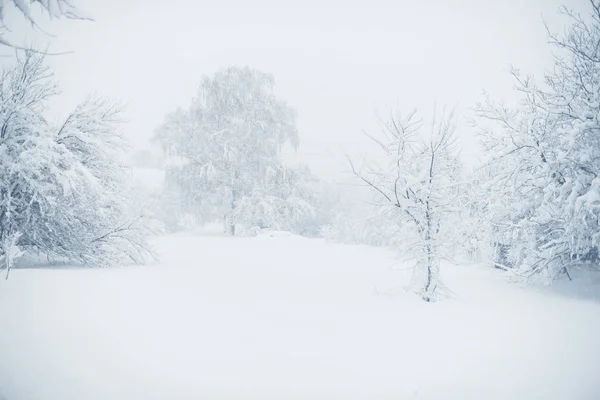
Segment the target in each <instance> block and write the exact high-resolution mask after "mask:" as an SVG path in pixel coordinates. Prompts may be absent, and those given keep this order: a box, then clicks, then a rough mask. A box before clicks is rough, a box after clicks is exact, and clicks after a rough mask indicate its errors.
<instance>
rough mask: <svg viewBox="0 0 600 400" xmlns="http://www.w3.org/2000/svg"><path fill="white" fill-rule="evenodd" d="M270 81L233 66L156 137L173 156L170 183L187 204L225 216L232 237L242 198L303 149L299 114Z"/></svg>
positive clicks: (207, 83)
mask: <svg viewBox="0 0 600 400" xmlns="http://www.w3.org/2000/svg"><path fill="white" fill-rule="evenodd" d="M273 85H274V79H273V77H272V76H271V75H269V74H266V73H263V72H260V71H256V70H253V69H251V68H248V67H244V68H237V67H229V68H225V69H222V70H220V71H218V72H217V73H216V74H215V75H214V76H212V77H204V79H203V80H202V83H201V85H200V88H199V90H198V93H197V95H196V97H195V98H194V99H193V101H192V103H191V105H190V107H189V108H188V109H187V110H182V109H178V110H177V111H175V112H174V113H172V114H170V115H168V116H167V117H166V119H165V121H164V122H163V124H162V125H161V126H160V127H159V128H158V130H157V133H156V139H157V141H158V142H159V143H160V144H161V146H162V147H163V149H164V150H165V151H166V152H167V154H169V155H170V156H171V161H172V162H171V163H170V166H169V169H168V171H167V179H168V180H169V181H171V183H174V184H176V185H177V187H178V188H179V189H180V190H182V191H183V192H184V193H183V194H184V198H185V199H187V202H188V204H191V205H192V206H193V207H195V208H197V209H199V208H203V209H207V208H210V209H211V214H212V213H218V215H222V216H223V219H224V223H225V226H226V229H227V231H228V233H229V234H231V235H235V227H236V223H237V222H238V219H239V217H240V215H241V213H242V212H243V210H241V209H240V207H239V206H240V205H241V204H244V200H245V199H246V198H247V197H249V196H251V195H253V193H256V192H257V190H258V191H260V189H261V188H264V187H267V186H268V182H267V180H268V177H269V176H272V175H273V173H274V172H276V171H277V170H279V169H280V168H281V160H280V154H281V150H282V147H283V146H284V145H285V144H286V143H289V144H291V145H292V146H293V147H294V148H296V147H297V146H298V132H297V129H296V117H295V113H294V111H293V110H292V109H291V108H290V107H289V106H288V105H287V104H286V102H285V101H283V100H282V99H280V98H278V97H276V96H275V94H274V93H273Z"/></svg>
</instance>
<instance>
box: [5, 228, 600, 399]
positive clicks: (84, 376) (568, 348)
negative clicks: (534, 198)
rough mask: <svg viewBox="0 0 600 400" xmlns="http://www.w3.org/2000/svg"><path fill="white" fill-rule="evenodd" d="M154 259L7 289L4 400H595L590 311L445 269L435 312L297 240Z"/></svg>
mask: <svg viewBox="0 0 600 400" xmlns="http://www.w3.org/2000/svg"><path fill="white" fill-rule="evenodd" d="M156 247H157V250H158V251H159V253H160V254H161V255H162V257H161V261H160V263H157V264H155V265H149V266H144V267H127V268H111V269H73V268H56V269H48V268H28V269H16V270H13V271H12V272H11V276H10V278H9V279H8V280H7V281H4V280H2V282H0V329H1V330H0V390H1V393H0V399H6V400H71V399H72V400H95V399H98V400H100V399H102V400H107V399H111V400H136V399H172V400H178V399H527V400H531V399H569V400H575V399H600V373H599V372H598V365H599V362H600V340H599V337H600V336H599V334H600V303H599V302H598V300H594V299H593V298H591V297H592V296H588V298H579V299H577V298H573V297H569V296H565V295H558V294H556V290H554V291H549V290H542V289H526V290H525V289H521V288H519V287H518V286H515V285H511V284H509V283H507V282H505V278H504V276H503V275H502V274H501V273H500V272H499V271H495V270H492V269H487V268H482V267H477V266H456V265H452V264H445V265H443V268H442V278H443V279H444V280H445V281H446V283H447V284H448V286H449V287H450V288H451V289H452V290H453V291H454V293H455V298H454V299H451V300H447V301H444V302H440V303H432V304H427V303H424V302H422V301H421V300H420V299H419V298H417V297H416V296H415V295H412V294H410V293H407V292H405V291H404V290H403V286H404V285H406V284H407V283H408V277H409V275H408V271H406V270H404V271H403V270H402V269H403V268H404V269H406V265H404V266H403V265H402V264H401V263H399V262H398V261H397V260H396V259H395V254H393V253H392V252H389V251H386V250H383V249H377V248H370V247H361V246H347V245H337V244H327V243H325V242H324V241H322V240H317V239H305V238H300V237H296V236H286V235H262V236H259V237H255V238H226V237H220V236H218V235H211V234H208V233H205V234H196V235H192V234H187V235H172V236H165V237H161V238H158V239H157V240H156ZM590 288H591V289H590V290H592V291H594V290H597V289H598V286H596V287H592V286H590ZM591 294H593V292H591Z"/></svg>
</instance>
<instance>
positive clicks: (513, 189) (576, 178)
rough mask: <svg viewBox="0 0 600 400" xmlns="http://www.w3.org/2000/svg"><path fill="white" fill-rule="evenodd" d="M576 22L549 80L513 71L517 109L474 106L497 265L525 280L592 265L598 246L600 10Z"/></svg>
mask: <svg viewBox="0 0 600 400" xmlns="http://www.w3.org/2000/svg"><path fill="white" fill-rule="evenodd" d="M592 5H593V6H594V7H593V15H592V18H591V19H589V20H586V19H584V18H583V17H581V16H579V15H575V14H573V13H570V12H568V11H567V13H568V14H569V15H570V17H571V18H572V20H573V24H572V26H571V28H570V29H569V30H568V31H567V32H566V34H565V35H564V36H563V37H555V36H551V40H552V42H553V43H554V44H555V45H556V46H558V48H559V49H560V50H561V51H562V53H560V54H559V56H557V57H556V59H555V65H554V69H553V70H552V72H549V73H547V74H546V76H545V80H544V83H543V84H538V83H536V82H534V80H533V79H532V78H528V77H523V76H522V75H521V74H520V73H519V72H518V71H516V70H514V71H513V76H514V79H515V81H516V85H517V89H518V91H519V93H520V96H521V101H520V104H519V105H518V106H517V107H512V108H511V107H507V106H506V105H504V104H498V103H496V102H494V101H492V100H491V99H490V98H489V97H486V99H485V101H484V102H483V104H481V105H480V106H479V108H478V111H479V115H480V116H481V117H483V118H484V120H486V121H489V124H487V125H483V124H482V128H483V143H484V145H485V147H486V150H487V151H488V153H489V154H490V155H492V156H493V157H492V159H491V161H490V162H489V163H488V165H487V168H489V169H490V171H491V172H490V176H493V178H492V179H491V180H490V181H489V202H488V205H487V207H488V210H489V212H490V215H491V219H492V223H493V226H494V235H495V238H494V242H496V243H498V244H499V248H500V250H501V253H500V254H499V257H500V259H501V261H503V262H505V263H506V264H508V265H507V266H509V267H514V268H513V271H514V273H515V274H516V275H517V277H518V278H519V279H522V280H524V281H525V282H530V281H539V280H541V281H544V282H551V281H553V280H554V279H556V278H558V277H559V276H561V275H566V276H569V272H568V271H569V268H572V267H588V268H589V267H593V266H594V263H595V260H597V259H596V256H594V254H597V252H598V246H600V224H599V222H598V221H599V218H600V197H599V195H598V187H599V184H598V178H597V177H598V176H599V174H600V161H599V160H600V114H599V112H598V110H599V107H600V48H599V47H598V45H597V44H598V42H600V7H598V6H597V3H596V2H592Z"/></svg>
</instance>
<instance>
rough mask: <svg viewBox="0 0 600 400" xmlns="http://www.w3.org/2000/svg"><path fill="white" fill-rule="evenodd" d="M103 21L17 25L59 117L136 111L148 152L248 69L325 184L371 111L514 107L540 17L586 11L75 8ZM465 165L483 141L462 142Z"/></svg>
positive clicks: (457, 3)
mask: <svg viewBox="0 0 600 400" xmlns="http://www.w3.org/2000/svg"><path fill="white" fill-rule="evenodd" d="M73 2H75V4H77V5H78V6H79V7H80V8H81V9H83V10H85V12H86V13H87V14H90V15H91V16H92V17H93V18H94V19H95V22H85V21H72V20H65V21H63V20H54V21H47V20H46V19H45V18H41V22H42V23H41V26H42V27H43V28H44V30H45V31H47V32H49V33H51V34H53V35H55V36H56V37H50V36H48V35H44V34H39V33H37V34H36V33H34V32H33V31H32V30H31V29H30V28H29V27H27V25H26V24H25V23H24V22H23V21H22V18H20V17H19V16H18V14H16V13H10V14H8V17H9V18H8V25H9V27H10V28H11V30H12V34H11V35H10V36H8V37H10V38H12V39H13V40H14V41H18V42H24V41H25V40H28V41H35V43H36V44H38V45H44V44H48V43H51V47H50V50H51V51H66V50H72V51H74V53H73V54H69V55H63V56H54V57H50V58H49V61H50V64H51V65H52V67H53V68H55V71H56V78H57V79H58V80H59V81H60V85H61V88H62V91H63V94H62V95H61V96H60V98H58V99H57V100H56V101H55V102H54V103H53V104H52V106H53V110H54V112H56V114H57V115H62V114H64V113H66V112H67V110H68V109H70V108H72V107H73V106H74V105H75V104H76V103H77V102H79V101H80V100H82V99H83V98H84V97H85V96H86V95H87V94H89V93H91V92H100V93H102V94H106V95H109V96H111V97H115V98H117V99H120V100H122V101H123V102H124V103H125V104H126V105H127V106H128V111H127V118H128V120H129V122H128V124H127V127H126V132H127V134H128V136H129V137H130V138H131V139H132V140H133V141H134V142H135V143H136V144H137V145H139V146H144V145H146V146H147V144H146V143H147V140H148V139H149V138H150V137H151V136H152V134H153V131H154V129H155V127H156V126H157V125H158V124H159V123H160V122H161V121H162V119H163V117H164V115H165V114H166V113H167V112H169V111H172V110H173V109H174V108H175V107H177V106H185V105H187V104H188V103H189V101H190V100H191V98H192V97H193V95H194V94H195V91H196V88H197V85H198V83H199V82H200V79H201V77H202V75H203V74H211V73H213V72H214V71H215V70H216V69H218V68H219V67H222V66H228V65H249V66H251V67H253V68H257V69H261V70H264V71H266V72H270V73H272V74H274V76H275V80H276V92H277V93H278V94H279V95H281V96H282V97H284V98H285V99H286V100H287V101H288V102H289V104H290V105H292V106H293V107H294V108H296V109H297V111H298V114H299V129H300V135H301V148H300V150H299V153H298V156H297V158H298V159H299V160H302V161H306V162H308V163H309V165H311V167H312V168H313V170H314V171H315V172H317V173H318V174H320V175H321V176H323V177H326V178H333V177H337V176H339V174H340V172H341V171H342V170H344V169H346V165H345V164H344V163H343V157H342V155H343V151H344V150H345V151H349V152H354V151H356V150H357V149H360V148H363V146H364V144H365V139H364V136H363V135H362V133H361V130H362V129H363V128H364V129H367V130H369V131H373V129H375V117H374V115H375V111H376V110H384V109H387V108H394V107H396V105H398V106H401V107H402V108H406V109H408V108H413V107H421V108H423V109H425V110H428V109H430V108H431V106H432V105H433V103H434V101H437V103H438V105H443V104H448V105H450V106H452V105H455V104H459V106H460V107H461V109H463V110H464V109H466V108H467V107H470V106H472V105H473V104H474V103H475V102H476V101H477V100H478V99H480V98H481V97H480V94H481V91H482V90H483V89H487V90H489V91H490V92H491V93H492V94H495V95H498V96H509V95H510V89H511V84H512V83H511V80H510V79H509V77H508V76H507V73H506V70H507V67H508V65H509V64H514V65H516V66H518V67H519V68H521V69H522V70H523V71H530V72H534V73H539V72H541V71H542V69H543V68H544V67H545V66H546V65H548V62H549V60H550V51H551V48H550V47H549V46H548V45H547V44H546V43H547V39H546V34H545V29H544V27H543V24H542V14H543V15H544V18H545V19H546V21H547V22H549V24H550V25H551V26H552V27H555V28H556V29H557V30H562V23H563V19H562V18H561V17H559V16H558V14H557V10H558V7H559V6H560V5H561V4H567V5H569V6H571V7H574V8H576V9H579V10H582V11H584V12H587V8H586V7H587V3H586V1H585V0H579V1H577V0H506V1H497V0H423V1H417V0H411V1H408V0H390V1H383V0H373V1H366V0H365V1H356V0H346V1H331V0H324V1H314V0H304V1H293V2H292V1H289V2H284V1H275V0H272V1H267V0H260V1H252V2H250V1H242V0H237V1H235V0H229V1H202V0H172V1H158V0H73ZM284 3H285V4H286V5H283V4H284ZM462 139H463V143H464V144H466V147H467V148H466V149H465V150H464V152H463V154H465V155H466V156H467V157H469V156H471V157H472V156H473V155H474V154H475V153H476V150H475V147H474V146H473V143H474V139H473V138H472V137H470V133H469V132H468V131H463V132H462Z"/></svg>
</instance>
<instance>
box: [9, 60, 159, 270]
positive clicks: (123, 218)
mask: <svg viewBox="0 0 600 400" xmlns="http://www.w3.org/2000/svg"><path fill="white" fill-rule="evenodd" d="M50 77H51V72H50V70H49V69H48V68H47V67H46V66H45V65H44V59H43V57H42V56H40V55H37V54H34V53H31V52H26V53H25V54H24V55H23V56H22V57H19V58H18V60H17V62H16V64H15V66H14V67H12V68H10V69H7V70H5V71H4V72H3V74H2V77H1V87H0V241H1V242H2V243H4V242H5V241H6V240H7V238H9V237H14V235H16V234H17V233H20V237H19V238H18V240H17V241H16V245H17V246H19V247H21V248H25V249H32V250H36V251H38V252H42V253H46V254H51V255H55V256H58V257H62V258H66V259H69V260H71V261H75V262H81V263H86V264H93V265H98V264H108V263H113V262H122V261H134V262H141V261H143V260H144V259H145V258H146V256H148V255H150V252H149V250H148V247H147V244H146V242H145V239H144V235H145V227H144V225H143V224H142V220H143V218H142V215H141V214H140V213H139V210H134V209H133V208H132V207H131V206H130V199H131V192H130V187H131V185H130V182H129V181H128V179H127V175H126V166H125V165H123V164H122V162H121V160H122V159H123V157H122V150H123V146H124V142H123V141H122V140H121V137H120V136H119V131H118V126H119V114H120V110H119V108H118V107H117V106H115V105H114V104H113V103H110V102H108V101H105V100H101V99H89V100H87V101H85V102H83V103H82V104H80V105H79V106H77V107H76V109H75V110H74V111H73V112H72V113H70V114H69V115H68V117H67V118H66V119H65V120H64V122H63V123H62V124H61V125H60V126H53V124H51V123H49V122H48V121H47V120H46V119H45V117H44V111H45V107H46V101H47V100H48V99H49V98H50V97H52V96H53V95H55V94H56V93H57V88H56V86H55V85H54V84H53V83H52V82H51V81H50Z"/></svg>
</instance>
